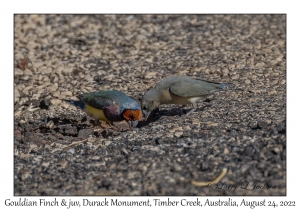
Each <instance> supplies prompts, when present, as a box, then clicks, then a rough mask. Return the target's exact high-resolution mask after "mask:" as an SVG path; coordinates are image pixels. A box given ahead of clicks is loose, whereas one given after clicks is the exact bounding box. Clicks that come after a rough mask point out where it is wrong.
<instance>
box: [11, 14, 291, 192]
mask: <svg viewBox="0 0 300 210" xmlns="http://www.w3.org/2000/svg"><path fill="white" fill-rule="evenodd" d="M14 21H15V24H14V39H15V42H14V51H15V54H14V56H15V69H14V104H15V106H14V109H15V112H14V119H15V121H14V194H15V195H170V196H171V195H286V16H285V15H15V20H14ZM170 75H189V76H192V77H194V78H199V79H205V80H210V81H216V82H226V83H228V82H229V83H233V84H234V85H235V86H236V89H232V90H228V91H226V92H218V93H216V94H215V97H214V99H213V100H211V101H209V102H204V103H199V109H198V110H197V111H195V112H194V113H193V114H192V115H191V116H189V117H186V118H182V117H181V115H183V113H184V112H183V111H182V110H180V109H177V107H178V106H176V105H164V106H161V107H160V111H159V112H158V113H157V114H156V115H155V116H153V118H152V119H151V120H150V121H149V122H140V124H139V125H138V127H137V128H135V129H134V130H127V127H126V124H125V123H123V124H122V123H121V124H120V126H121V127H122V126H123V127H124V129H125V131H123V132H119V131H117V130H108V133H106V132H105V131H104V130H103V129H101V128H100V127H97V126H95V123H94V122H93V120H90V119H89V118H87V117H86V115H85V113H84V112H82V111H80V110H78V109H77V108H75V107H73V106H71V105H69V104H67V103H65V102H64V101H63V100H64V99H76V97H75V96H76V95H78V94H81V93H86V92H91V91H97V90H108V89H114V90H119V91H122V92H124V93H126V94H128V95H129V96H131V97H133V98H134V99H136V100H137V101H140V99H141V97H142V96H143V94H144V92H145V91H146V90H148V89H149V88H151V87H153V86H154V85H155V84H156V83H158V82H159V81H161V79H162V78H164V77H166V76H170ZM188 108H189V107H188ZM223 169H227V173H226V174H225V175H224V177H223V178H222V179H221V181H220V182H219V184H215V185H214V184H212V185H210V186H208V187H206V186H204V187H201V186H200V187H199V186H195V184H194V183H192V181H213V180H214V179H216V178H217V177H218V176H219V175H220V173H221V172H222V170H223ZM254 183H256V187H255V189H253V187H254V185H255V184H254ZM247 184H248V186H247ZM234 186H237V187H236V188H234Z"/></svg>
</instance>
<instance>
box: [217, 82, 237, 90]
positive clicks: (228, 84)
mask: <svg viewBox="0 0 300 210" xmlns="http://www.w3.org/2000/svg"><path fill="white" fill-rule="evenodd" d="M233 86H234V84H232V83H222V84H219V87H220V88H221V89H227V88H229V87H233Z"/></svg>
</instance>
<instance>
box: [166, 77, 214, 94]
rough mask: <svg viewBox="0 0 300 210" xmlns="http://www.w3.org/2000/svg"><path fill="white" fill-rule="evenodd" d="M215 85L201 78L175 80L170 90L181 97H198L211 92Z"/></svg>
mask: <svg viewBox="0 0 300 210" xmlns="http://www.w3.org/2000/svg"><path fill="white" fill-rule="evenodd" d="M214 89H215V87H214V86H213V85H211V84H210V83H207V82H202V81H200V80H191V81H187V80H183V81H177V82H173V83H172V84H171V85H170V91H171V92H172V93H173V94H175V95H178V96H181V97H196V96H202V95H208V94H211V93H212V92H213V91H214Z"/></svg>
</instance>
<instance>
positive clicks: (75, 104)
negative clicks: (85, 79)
mask: <svg viewBox="0 0 300 210" xmlns="http://www.w3.org/2000/svg"><path fill="white" fill-rule="evenodd" d="M65 102H68V103H69V104H72V105H74V106H78V107H79V108H81V109H84V106H85V105H84V103H83V102H82V101H73V100H65Z"/></svg>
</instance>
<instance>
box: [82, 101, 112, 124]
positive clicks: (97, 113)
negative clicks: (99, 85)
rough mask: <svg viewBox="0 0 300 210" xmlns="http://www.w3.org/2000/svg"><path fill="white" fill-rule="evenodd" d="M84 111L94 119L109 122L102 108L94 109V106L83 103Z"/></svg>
mask: <svg viewBox="0 0 300 210" xmlns="http://www.w3.org/2000/svg"><path fill="white" fill-rule="evenodd" d="M85 112H86V113H87V114H88V115H90V116H91V117H93V118H94V119H96V120H102V121H108V122H109V120H108V119H107V118H106V117H105V115H104V112H103V110H101V109H96V108H94V107H91V106H89V105H87V104H85Z"/></svg>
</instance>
